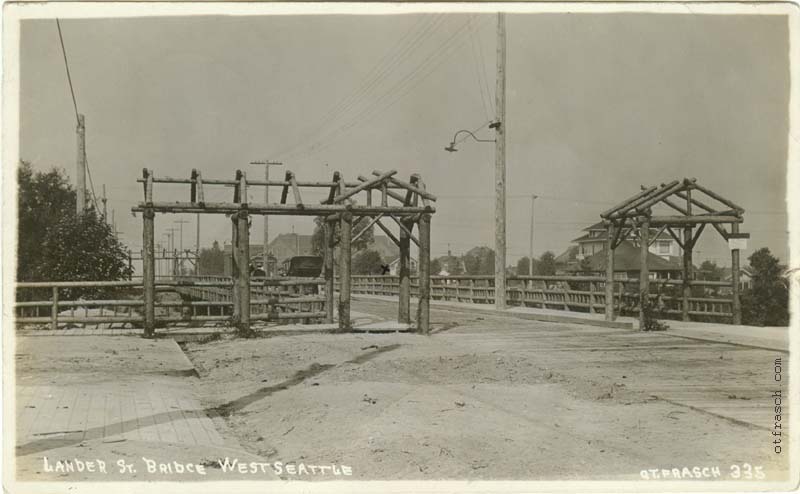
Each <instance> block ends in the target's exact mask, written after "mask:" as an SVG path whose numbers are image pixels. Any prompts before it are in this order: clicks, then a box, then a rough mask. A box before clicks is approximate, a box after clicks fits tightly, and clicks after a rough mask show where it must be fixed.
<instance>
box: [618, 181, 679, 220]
mask: <svg viewBox="0 0 800 494" xmlns="http://www.w3.org/2000/svg"><path fill="white" fill-rule="evenodd" d="M676 185H680V182H678V181H677V180H673V181H672V182H670V183H668V184H662V185H661V186H660V187H654V188H653V190H652V192H650V193H649V194H647V195H643V196H641V197H640V198H639V199H636V200H635V201H632V202H630V203H629V204H628V205H626V206H625V207H623V208H620V209H618V210H617V211H614V212H613V213H611V214H609V218H623V217H625V215H626V214H627V213H628V212H630V211H632V210H634V209H636V208H638V207H639V206H640V205H642V204H644V203H645V202H647V201H649V200H650V199H652V198H654V197H657V196H658V195H659V194H660V193H662V192H663V191H665V190H669V189H671V188H673V187H675V186H676Z"/></svg>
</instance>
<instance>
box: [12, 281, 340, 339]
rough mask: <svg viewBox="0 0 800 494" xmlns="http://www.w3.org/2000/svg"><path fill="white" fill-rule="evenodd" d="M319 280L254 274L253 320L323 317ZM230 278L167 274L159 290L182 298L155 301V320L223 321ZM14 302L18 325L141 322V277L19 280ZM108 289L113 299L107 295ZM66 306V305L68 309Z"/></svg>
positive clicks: (228, 309)
mask: <svg viewBox="0 0 800 494" xmlns="http://www.w3.org/2000/svg"><path fill="white" fill-rule="evenodd" d="M320 284H324V280H319V279H302V280H297V279H281V280H274V279H273V280H268V279H263V278H261V279H259V278H253V279H252V280H251V284H250V290H251V293H252V296H251V300H250V308H251V319H252V320H262V321H282V320H304V321H311V320H317V319H323V318H324V317H325V316H326V312H325V298H324V297H322V296H320V295H318V294H317V292H318V286H319V285H320ZM232 286H233V283H232V281H231V278H228V277H212V276H205V277H166V278H161V279H157V280H156V291H157V292H176V293H178V294H181V295H182V297H181V300H156V302H155V308H156V322H157V323H158V324H159V325H165V324H170V323H197V324H203V323H206V322H215V321H216V322H227V321H230V320H231V318H232V317H234V316H235V313H234V310H235V305H234V303H233V300H232V290H231V288H232ZM16 289H17V301H16V302H15V304H14V313H15V316H16V317H15V321H16V322H17V323H18V324H22V325H26V324H48V323H49V326H50V328H51V329H57V328H58V327H59V324H65V323H77V324H102V323H111V324H113V323H120V324H123V323H129V324H133V325H135V326H141V325H143V323H144V314H143V308H144V301H143V300H142V293H141V292H142V283H141V281H70V282H53V281H47V282H20V283H17V284H16ZM74 290H104V291H105V293H104V294H103V296H102V298H98V299H84V298H79V297H75V296H69V295H68V294H69V293H70V292H72V291H74ZM108 294H111V296H112V297H113V298H108ZM65 309H68V310H69V313H68V314H65V313H63V312H66V311H65Z"/></svg>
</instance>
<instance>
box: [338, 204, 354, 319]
mask: <svg viewBox="0 0 800 494" xmlns="http://www.w3.org/2000/svg"><path fill="white" fill-rule="evenodd" d="M341 216H342V217H341V219H340V220H339V221H340V228H341V240H340V241H339V245H340V248H339V330H340V331H348V330H350V283H351V281H352V280H351V279H350V267H351V264H352V251H351V247H352V246H351V242H350V239H351V238H352V235H353V215H352V213H350V212H346V213H342V215H341Z"/></svg>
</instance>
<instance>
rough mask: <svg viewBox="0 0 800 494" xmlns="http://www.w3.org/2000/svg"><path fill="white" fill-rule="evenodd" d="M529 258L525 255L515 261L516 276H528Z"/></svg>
mask: <svg viewBox="0 0 800 494" xmlns="http://www.w3.org/2000/svg"><path fill="white" fill-rule="evenodd" d="M530 266H531V260H530V259H529V258H528V257H527V256H526V257H522V258H520V260H519V261H517V276H528V275H529V274H530V273H531V272H530Z"/></svg>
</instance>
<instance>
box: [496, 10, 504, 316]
mask: <svg viewBox="0 0 800 494" xmlns="http://www.w3.org/2000/svg"><path fill="white" fill-rule="evenodd" d="M495 97H496V99H497V103H496V108H497V120H496V124H497V125H496V126H495V130H496V132H497V136H496V139H495V162H494V182H495V213H494V215H495V240H494V242H495V249H494V250H495V253H494V305H495V307H496V308H497V309H505V308H506V16H505V13H503V12H498V13H497V88H496V95H495Z"/></svg>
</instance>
